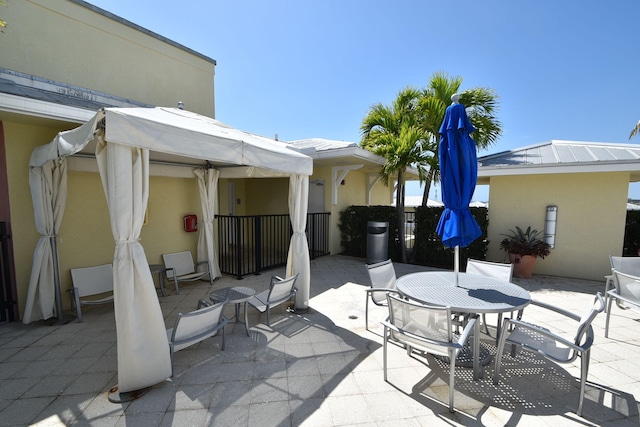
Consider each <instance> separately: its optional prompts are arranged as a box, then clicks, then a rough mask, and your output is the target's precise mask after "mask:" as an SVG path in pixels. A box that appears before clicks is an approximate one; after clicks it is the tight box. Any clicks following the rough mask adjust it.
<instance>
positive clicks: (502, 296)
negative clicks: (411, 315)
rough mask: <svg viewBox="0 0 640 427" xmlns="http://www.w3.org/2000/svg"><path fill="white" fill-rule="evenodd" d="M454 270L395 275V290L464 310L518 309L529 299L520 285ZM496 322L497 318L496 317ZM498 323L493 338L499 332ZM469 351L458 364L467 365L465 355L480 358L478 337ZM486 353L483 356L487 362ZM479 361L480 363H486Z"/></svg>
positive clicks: (497, 311)
mask: <svg viewBox="0 0 640 427" xmlns="http://www.w3.org/2000/svg"><path fill="white" fill-rule="evenodd" d="M457 274H458V285H457V286H456V281H455V280H456V279H455V275H456V273H455V272H453V271H425V272H419V273H411V274H407V275H404V276H401V277H399V278H398V280H397V282H396V286H397V287H398V291H400V292H401V293H402V294H404V295H406V296H407V297H409V298H411V299H414V300H416V301H418V302H421V303H423V304H427V305H437V306H443V307H447V306H448V307H450V308H451V311H452V312H458V313H467V314H485V313H497V314H498V317H499V319H501V317H502V313H506V312H513V311H518V310H521V309H523V308H524V307H526V306H527V305H528V304H529V303H530V302H531V295H530V294H529V292H528V291H526V290H525V289H522V288H521V287H520V286H518V285H516V284H514V283H511V282H507V281H504V280H499V279H494V278H491V277H486V276H481V275H477V274H467V273H457ZM499 323H500V321H499ZM500 326H501V325H500V324H498V328H497V332H496V340H497V339H498V337H499V334H500ZM473 342H474V349H473V351H471V354H464V353H463V354H461V358H462V359H461V362H460V365H462V366H468V365H469V363H468V362H469V361H468V360H465V359H468V358H469V357H478V358H480V359H482V358H484V357H486V356H488V352H487V353H486V355H484V356H483V355H482V354H481V351H480V348H479V340H476V339H474V340H473ZM489 360H490V357H489V358H488V359H487V360H486V363H488V362H489ZM486 363H482V364H486Z"/></svg>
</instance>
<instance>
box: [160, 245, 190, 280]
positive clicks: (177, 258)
mask: <svg viewBox="0 0 640 427" xmlns="http://www.w3.org/2000/svg"><path fill="white" fill-rule="evenodd" d="M162 259H163V261H164V266H165V267H166V268H173V269H174V270H175V272H176V276H178V277H180V276H182V275H184V274H190V273H195V264H194V262H193V256H191V251H182V252H175V253H172V254H163V255H162ZM167 276H169V277H173V272H172V271H171V270H169V271H168V272H167Z"/></svg>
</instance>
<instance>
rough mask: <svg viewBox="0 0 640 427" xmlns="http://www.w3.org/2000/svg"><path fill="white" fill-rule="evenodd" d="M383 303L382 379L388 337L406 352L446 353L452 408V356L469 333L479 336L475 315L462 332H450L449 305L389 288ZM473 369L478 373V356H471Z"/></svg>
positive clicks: (474, 336)
mask: <svg viewBox="0 0 640 427" xmlns="http://www.w3.org/2000/svg"><path fill="white" fill-rule="evenodd" d="M387 305H388V307H389V318H388V320H385V321H383V322H382V324H383V325H384V337H383V341H384V345H383V356H382V365H383V371H384V380H385V381H387V382H388V380H387V347H388V342H389V340H392V341H394V342H397V343H399V344H401V345H404V347H405V348H406V350H407V355H409V356H411V353H412V352H413V351H419V352H422V353H430V354H433V355H436V356H443V357H447V358H448V362H449V411H450V412H454V409H453V408H454V407H453V394H454V384H455V363H456V357H457V356H458V353H460V351H462V349H463V347H464V345H465V344H466V343H467V341H468V340H469V338H470V337H471V336H472V335H473V339H474V340H477V339H478V338H479V329H478V325H479V323H478V322H477V320H478V316H477V315H476V316H473V317H471V318H470V319H469V321H468V322H467V324H466V326H465V328H464V331H463V332H462V334H460V335H457V334H455V333H454V332H453V323H452V321H451V309H450V308H449V307H438V306H427V305H423V304H419V303H417V302H414V301H410V300H406V299H403V297H402V296H401V295H400V294H398V293H392V292H389V293H388V294H387ZM473 369H474V374H477V373H479V362H478V358H474V362H473ZM474 376H475V375H474Z"/></svg>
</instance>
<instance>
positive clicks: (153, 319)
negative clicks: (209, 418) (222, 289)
mask: <svg viewBox="0 0 640 427" xmlns="http://www.w3.org/2000/svg"><path fill="white" fill-rule="evenodd" d="M97 136H98V146H97V147H96V159H97V161H98V170H99V172H100V178H101V180H102V186H103V188H104V193H105V195H106V197H107V205H108V208H109V216H110V219H111V231H112V233H113V237H114V240H115V253H114V256H113V290H114V299H115V301H114V310H115V320H116V333H117V342H118V388H119V391H120V392H121V393H122V392H130V391H135V390H139V389H142V388H145V387H148V386H150V385H153V384H156V383H159V382H160V381H163V380H165V379H167V378H169V377H170V376H171V359H170V356H169V343H168V341H167V334H166V330H165V326H164V318H163V316H162V311H161V310H160V304H159V303H158V297H157V294H156V289H155V285H154V283H153V278H152V277H151V272H150V271H149V265H148V263H147V259H146V256H145V253H144V248H143V247H142V244H141V243H140V241H139V238H140V231H141V230H142V225H143V222H144V214H145V210H146V207H147V202H148V198H149V151H148V150H146V149H142V148H135V147H129V146H125V145H121V144H114V143H107V142H106V141H105V140H104V136H103V134H102V131H100V132H99V133H98V135H97Z"/></svg>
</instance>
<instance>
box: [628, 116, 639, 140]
mask: <svg viewBox="0 0 640 427" xmlns="http://www.w3.org/2000/svg"><path fill="white" fill-rule="evenodd" d="M639 133H640V120H638V123H636V127H634V128H633V130H632V131H631V133H630V134H629V139H631V138H633V137H634V136H636V135H638V134H639Z"/></svg>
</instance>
